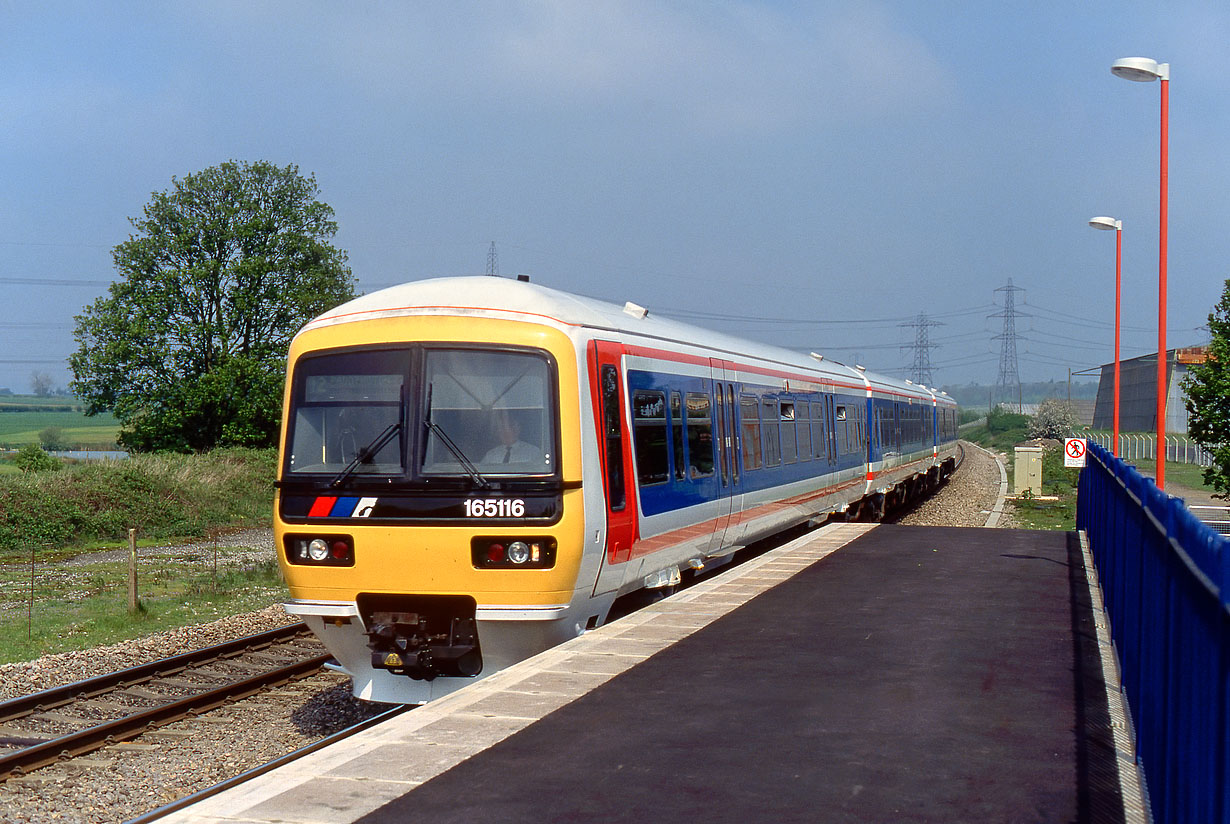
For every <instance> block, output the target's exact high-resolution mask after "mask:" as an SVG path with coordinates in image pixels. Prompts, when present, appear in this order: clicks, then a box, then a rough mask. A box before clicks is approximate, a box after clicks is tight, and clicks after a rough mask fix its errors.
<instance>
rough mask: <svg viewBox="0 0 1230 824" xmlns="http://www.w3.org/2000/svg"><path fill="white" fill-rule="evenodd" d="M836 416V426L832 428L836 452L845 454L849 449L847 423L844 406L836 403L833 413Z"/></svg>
mask: <svg viewBox="0 0 1230 824" xmlns="http://www.w3.org/2000/svg"><path fill="white" fill-rule="evenodd" d="M834 414H835V416H836V418H837V426H836V427H835V428H834V429H835V431H836V433H837V454H838V455H845V454H846V453H847V452H849V451H850V449H849V441H850V438H849V429H848V428H847V427H848V426H849V423H848V422H847V421H846V407H845V406H843V405H840V404H839V405H838V406H837V410H836V412H835V413H834Z"/></svg>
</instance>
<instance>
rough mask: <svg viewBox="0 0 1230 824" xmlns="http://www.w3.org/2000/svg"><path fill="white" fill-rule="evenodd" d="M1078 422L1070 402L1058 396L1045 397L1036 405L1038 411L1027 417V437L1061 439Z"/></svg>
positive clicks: (1069, 433) (1070, 432) (1070, 431)
mask: <svg viewBox="0 0 1230 824" xmlns="http://www.w3.org/2000/svg"><path fill="white" fill-rule="evenodd" d="M1079 422H1080V419H1079V418H1077V416H1076V412H1074V411H1073V409H1072V407H1071V405H1070V404H1068V403H1067V402H1066V401H1061V400H1059V399H1058V398H1047V399H1046V400H1044V401H1043V402H1042V403H1041V404H1039V405H1038V413H1037V414H1036V415H1034V416H1033V417H1032V418H1030V419H1029V437H1030V438H1053V439H1055V440H1062V439H1063V438H1066V437H1068V436H1069V435H1071V434H1072V430H1073V429H1075V428H1076V425H1077V424H1078V423H1079Z"/></svg>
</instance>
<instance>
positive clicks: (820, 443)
mask: <svg viewBox="0 0 1230 824" xmlns="http://www.w3.org/2000/svg"><path fill="white" fill-rule="evenodd" d="M811 439H812V450H813V451H812V454H813V455H815V456H816V459H817V460H823V459H824V458H826V457H828V454H827V450H828V446H827V445H826V442H827V440H828V439H827V438H826V437H825V436H824V402H823V401H821V402H818V403H813V404H812V405H811Z"/></svg>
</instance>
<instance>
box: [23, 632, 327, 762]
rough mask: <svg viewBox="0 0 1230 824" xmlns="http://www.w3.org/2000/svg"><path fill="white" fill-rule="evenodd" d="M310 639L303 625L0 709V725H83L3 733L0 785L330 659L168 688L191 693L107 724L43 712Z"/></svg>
mask: <svg viewBox="0 0 1230 824" xmlns="http://www.w3.org/2000/svg"><path fill="white" fill-rule="evenodd" d="M308 635H310V633H309V632H308V630H307V627H306V626H304V625H303V624H292V625H290V626H287V627H279V628H277V629H273V630H269V631H267V632H262V633H258V634H256V635H250V636H248V637H246V638H241V639H238V640H236V641H229V642H227V643H224V644H218V645H215V646H212V647H206V648H205V649H201V650H196V651H193V652H188V653H183V654H181V655H177V656H174V657H172V658H165V659H162V660H161V661H155V662H153V663H150V664H144V665H141V666H138V667H132V668H130V669H126V670H121V671H119V672H114V673H109V674H107V675H101V676H98V677H96V678H90V679H87V680H85V681H78V682H76V683H72V684H67V685H65V686H62V687H54V688H52V689H48V690H43V691H42V692H37V693H34V694H32V695H26V696H21V697H19V698H13V699H11V700H8V701H5V702H3V703H0V725H3V724H6V723H7V722H10V721H15V720H20V719H23V718H26V717H34V718H39V717H40V716H42V717H47V718H52V719H53V720H54V721H55V722H56V723H58V724H66V723H67V724H70V725H76V724H77V722H81V724H83V725H84V726H81V727H80V728H79V729H75V730H73V731H72V732H69V733H66V734H62V735H56V736H53V737H50V738H45V737H43V736H42V735H41V734H26V735H22V734H21V733H20V731H18V730H13V729H12V728H5V729H4V732H5V733H6V734H4V735H2V736H0V745H2V746H5V747H10V748H11V747H16V748H18V749H16V750H15V751H13V752H9V753H5V754H2V755H0V781H2V780H4V779H5V778H8V777H9V776H11V775H23V774H25V773H27V772H29V771H30V770H33V769H37V768H38V767H41V766H45V765H47V764H51V763H54V762H56V761H60V760H65V759H68V758H72V757H74V756H79V755H82V754H84V753H87V752H92V751H93V750H97V749H100V748H101V747H105V746H107V745H109V744H112V743H115V742H118V741H124V740H126V739H129V738H133V737H135V736H138V735H140V734H141V733H142V732H145V731H146V730H148V729H151V728H155V727H158V726H161V725H163V724H167V723H169V722H171V721H175V720H178V719H180V718H185V717H187V716H188V715H191V714H195V713H200V712H205V711H207V710H210V709H214V708H215V707H219V706H222V705H223V704H226V703H229V702H231V701H236V700H239V699H241V698H246V697H247V696H249V695H253V694H255V693H257V692H260V691H261V690H264V689H266V688H267V687H270V686H274V685H278V684H284V683H286V682H288V681H292V680H295V679H298V678H302V677H304V676H306V675H309V674H311V673H313V672H315V671H317V670H319V669H320V668H321V667H323V666H324V664H325V663H326V662H327V661H329V660H330V658H331V656H329V655H327V654H324V655H320V654H313V655H306V656H305V655H303V654H302V653H299V652H295V653H292V659H293V660H290V661H277V662H268V661H264V660H263V659H262V660H260V664H259V668H260V671H259V672H256V673H251V672H245V673H237V674H236V675H237V676H238V677H236V678H232V679H230V680H227V681H226V683H224V684H221V685H217V686H212V685H205V684H194V683H189V682H183V681H178V682H176V683H174V687H175V688H177V689H183V688H188V689H189V691H190V694H188V695H186V696H182V697H172V696H170V695H160V694H157V693H147V694H145V695H143V696H142V697H143V698H146V699H147V700H151V701H153V702H155V706H153V707H130V708H128V709H129V710H130V711H125V712H123V714H121V715H120V716H119V717H117V718H113V719H110V720H102V721H97V722H93V723H92V722H90V721H89V720H88V719H86V718H70V717H65V716H58V715H57V716H48V715H47V713H48V711H49V710H52V709H58V708H61V707H67V706H70V705H73V704H75V703H77V702H88V701H90V700H91V699H95V698H100V697H102V696H107V695H110V694H111V693H114V692H116V691H120V690H131V689H132V688H133V686H134V685H136V684H150V685H157V684H159V680H160V679H162V682H163V683H169V682H167V681H166V679H167V678H168V676H174V675H178V674H181V673H185V674H190V673H191V672H192V668H193V667H195V666H200V665H203V664H208V663H212V662H216V661H220V660H226V659H232V658H237V657H239V656H243V655H250V654H252V653H259V652H260V651H262V650H268V649H270V648H271V647H273V646H274V645H275V644H279V643H280V644H286V643H293V642H295V641H297V640H299V639H301V638H306V637H307V636H308ZM216 677H217V676H216V674H213V673H211V674H210V675H208V676H207V678H208V679H210V680H212V679H215V678H216ZM14 733H17V734H14Z"/></svg>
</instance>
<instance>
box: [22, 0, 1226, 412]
mask: <svg viewBox="0 0 1230 824" xmlns="http://www.w3.org/2000/svg"><path fill="white" fill-rule="evenodd" d="M1227 43H1230V5H1227V4H1225V3H1224V2H1172V3H1156V2H1154V3H1143V2H1121V3H1115V4H1095V3H1071V2H1053V3H1052V2H1037V3H1014V4H1007V3H984V2H977V3H976V2H942V1H939V2H937V1H936V0H932V2H927V3H921V2H913V1H912V0H895V1H894V0H885V1H884V2H826V3H788V2H758V3H757V2H727V3H714V2H670V3H649V2H645V3H632V2H601V0H598V1H596V2H584V3H580V2H563V0H555V1H552V0H540V1H539V2H488V3H466V2H448V3H444V2H441V3H393V2H367V3H363V2H358V3H346V4H338V3H332V2H302V3H290V2H284V3H272V2H270V3H260V2H234V3H226V2H220V3H193V2H177V3H154V2H148V3H84V2H83V3H57V2H50V3H42V4H33V3H16V2H8V0H0V106H2V107H3V117H2V118H0V296H2V298H3V300H2V303H3V306H4V307H5V309H6V311H5V312H4V313H3V314H0V343H2V345H0V387H6V386H7V387H9V388H11V389H13V390H14V391H18V392H28V391H29V390H30V376H31V374H32V373H33V372H45V373H47V374H48V375H50V376H51V377H52V378H53V380H54V381H55V383H57V384H58V385H66V384H67V382H68V380H69V372H68V369H67V365H66V363H65V358H67V356H68V355H69V354H70V353H71V352H72V350H73V348H74V344H73V340H72V329H73V325H74V324H73V316H74V315H76V314H78V313H80V312H81V311H82V309H83V308H84V307H85V306H86V305H88V304H89V303H90V302H92V301H93V300H94V299H95V298H96V297H97V296H99V295H101V294H103V293H104V292H105V290H106V284H107V283H108V282H110V281H111V280H112V279H113V278H114V277H115V271H114V268H113V266H112V263H111V256H110V250H111V248H112V247H113V246H114V245H115V244H117V243H119V242H121V241H123V240H124V239H125V238H126V237H127V236H128V234H129V232H130V230H131V227H130V224H129V222H128V219H129V218H130V217H134V216H139V215H140V213H141V210H142V207H143V206H144V205H145V204H146V203H147V202H148V200H149V196H150V193H151V192H154V191H162V190H165V189H167V188H168V187H169V186H170V185H171V179H172V177H173V176H178V177H182V176H184V175H187V174H190V173H192V172H195V171H199V170H201V169H204V168H206V167H209V166H212V165H216V164H218V163H220V162H223V161H226V160H231V159H234V160H244V161H256V160H268V161H271V162H274V163H277V164H280V165H285V164H296V165H297V166H298V167H299V168H300V170H301V171H302V172H303V173H305V174H312V175H314V176H315V177H316V180H317V182H318V184H319V186H320V188H321V197H322V199H323V200H324V201H326V202H327V203H329V204H330V205H331V206H332V207H333V208H334V210H335V211H336V218H337V221H338V224H339V226H340V231H339V233H338V235H337V237H336V239H335V242H336V244H337V245H338V246H340V247H341V248H343V249H345V250H346V251H347V253H348V254H349V256H350V264H351V267H352V268H353V270H354V273H355V275H356V276H357V277H358V280H359V283H360V286H361V287H362V288H364V289H372V288H375V287H378V286H380V285H385V284H390V283H396V282H402V281H406V280H417V279H422V278H427V277H433V276H440V275H454V274H481V273H482V272H483V271H484V270H485V267H486V261H487V251H488V247H489V245H490V243H491V242H492V241H495V243H496V245H497V249H498V252H499V266H500V271H501V273H502V274H505V275H512V274H519V273H524V274H529V275H530V276H531V278H532V279H533V280H534V281H535V282H537V283H541V284H544V285H548V286H552V287H557V288H562V289H568V290H572V291H576V292H580V293H583V294H587V295H592V296H596V297H602V298H609V299H611V300H615V301H617V302H623V301H625V300H634V301H636V302H637V303H640V304H642V305H644V306H647V307H649V308H650V310H651V311H654V312H660V313H663V314H670V315H672V316H674V317H679V318H683V319H689V320H692V321H693V322H696V323H698V324H699V325H703V326H707V327H719V328H723V329H725V330H727V331H732V332H735V333H737V334H741V335H744V336H747V337H752V338H756V339H759V340H766V341H772V342H776V343H780V344H783V345H786V346H790V347H794V348H799V349H804V350H818V351H822V352H825V353H827V354H829V355H830V356H831V357H835V358H839V359H845V360H852V361H858V362H860V363H864V364H866V365H867V366H868V367H870V368H873V369H876V370H879V371H886V372H891V373H896V374H904V372H903V370H904V369H905V367H907V366H908V365H909V364H910V362H911V359H912V353H911V352H910V351H909V350H906V349H903V348H902V346H903V344H908V343H912V342H913V340H914V329H913V328H912V327H910V326H908V325H905V326H903V325H902V324H906V323H908V322H909V321H910V320H911V319H913V318H914V317H916V316H917V315H918V313H920V312H925V313H927V315H928V316H929V317H931V318H933V319H936V320H939V321H942V322H943V324H944V325H943V326H937V327H933V328H931V329H930V338H931V341H932V342H933V343H934V344H936V345H935V346H934V347H933V348H932V349H931V350H930V355H931V362H932V368H933V374H934V378H935V382H936V383H959V382H965V381H971V380H979V381H981V382H984V383H988V382H994V381H995V379H996V376H997V372H998V366H999V352H1000V342H999V341H997V340H995V339H994V336H995V335H998V334H1000V332H1001V331H1002V320H1001V319H999V318H995V317H988V316H989V315H993V314H996V313H997V312H999V309H998V308H997V307H996V306H995V304H994V301H995V300H996V299H997V298H1002V293H999V294H998V295H997V294H996V293H995V291H994V290H995V289H996V288H997V287H1001V286H1004V285H1005V284H1006V283H1007V282H1008V280H1009V279H1011V280H1012V282H1013V284H1014V285H1015V286H1018V287H1021V288H1023V289H1024V290H1025V291H1024V292H1023V293H1017V309H1018V311H1019V312H1020V313H1022V314H1021V315H1020V316H1019V317H1018V318H1017V332H1018V334H1019V335H1021V338H1020V339H1019V340H1018V344H1017V349H1018V357H1019V369H1020V374H1021V377H1022V379H1024V380H1042V379H1048V378H1057V379H1066V377H1067V370H1068V368H1069V367H1070V368H1072V369H1074V370H1078V369H1084V368H1088V367H1091V366H1095V365H1097V364H1100V363H1103V362H1105V361H1108V360H1109V359H1110V358H1111V353H1112V348H1111V343H1112V340H1113V331H1112V327H1113V319H1114V312H1113V281H1114V238H1113V236H1112V235H1111V233H1103V232H1095V231H1094V230H1092V229H1090V228H1089V227H1088V225H1087V221H1088V219H1089V218H1090V217H1092V216H1094V215H1102V214H1109V215H1113V216H1115V217H1118V218H1120V219H1122V220H1123V222H1124V236H1123V237H1124V243H1123V246H1124V286H1123V295H1124V297H1123V305H1124V320H1123V324H1124V343H1123V355H1124V357H1132V356H1136V355H1140V354H1144V353H1146V352H1151V351H1155V350H1156V341H1157V331H1156V329H1157V264H1158V260H1157V236H1158V123H1159V116H1158V112H1159V85H1158V84H1157V83H1152V84H1137V83H1128V82H1125V81H1123V80H1120V79H1117V78H1115V77H1114V76H1112V75H1111V73H1110V70H1109V67H1110V64H1111V63H1112V62H1113V61H1114V60H1115V59H1116V58H1119V57H1129V56H1147V57H1152V58H1155V59H1157V60H1159V61H1166V62H1169V63H1170V64H1171V78H1172V82H1171V86H1170V97H1171V119H1170V153H1171V159H1170V258H1169V281H1170V290H1169V303H1170V312H1169V323H1168V327H1169V330H1170V331H1169V342H1170V344H1171V345H1172V346H1173V345H1185V344H1194V343H1199V342H1201V341H1202V340H1203V339H1204V337H1205V334H1206V333H1205V332H1204V330H1203V329H1201V328H1200V327H1201V326H1203V324H1205V322H1206V319H1207V315H1208V313H1209V311H1210V310H1211V309H1212V307H1213V305H1214V304H1215V303H1216V301H1217V300H1218V299H1219V297H1220V295H1221V292H1222V290H1223V288H1224V286H1225V281H1226V278H1227V277H1228V276H1230V266H1228V265H1227V262H1228V261H1230V240H1228V238H1230V231H1227V230H1226V228H1224V227H1226V226H1227V224H1228V219H1230V214H1228V212H1230V185H1228V184H1230V152H1227V151H1226V150H1225V146H1226V145H1227V137H1228V136H1230V107H1228V101H1230V78H1228V77H1227V75H1226V73H1225V71H1224V65H1225V62H1226V61H1225V57H1226V52H1227V46H1226V44H1227Z"/></svg>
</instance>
